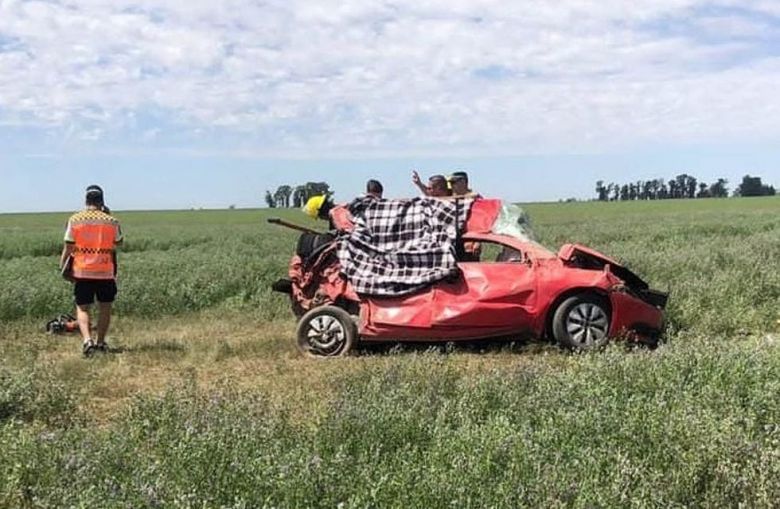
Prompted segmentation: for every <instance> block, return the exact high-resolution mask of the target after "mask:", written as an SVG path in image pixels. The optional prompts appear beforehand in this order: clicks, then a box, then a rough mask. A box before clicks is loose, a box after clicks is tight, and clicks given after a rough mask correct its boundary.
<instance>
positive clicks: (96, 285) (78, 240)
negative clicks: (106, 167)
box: [60, 186, 123, 357]
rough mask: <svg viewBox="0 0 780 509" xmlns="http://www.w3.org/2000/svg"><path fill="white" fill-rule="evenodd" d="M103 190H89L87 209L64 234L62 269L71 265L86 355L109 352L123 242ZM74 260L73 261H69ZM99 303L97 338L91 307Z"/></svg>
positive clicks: (90, 188)
mask: <svg viewBox="0 0 780 509" xmlns="http://www.w3.org/2000/svg"><path fill="white" fill-rule="evenodd" d="M106 210H108V209H107V207H106V206H105V199H104V197H103V190H102V189H101V188H100V187H99V186H89V187H88V188H87V196H86V208H85V209H84V210H82V211H81V212H77V213H75V214H73V215H72V216H71V217H70V219H69V220H68V226H67V230H66V232H65V247H64V248H63V250H62V257H61V258H60V267H65V266H66V264H68V263H72V270H71V274H70V275H71V277H72V279H73V281H74V287H73V293H74V295H75V297H76V314H77V320H78V323H79V330H80V331H81V336H82V338H83V340H84V343H83V346H82V352H83V353H84V356H87V357H88V356H90V355H92V354H93V353H94V352H95V351H96V350H97V351H102V352H107V351H108V346H107V344H106V335H107V334H108V328H109V325H110V324H111V307H112V304H113V302H114V299H115V298H116V293H117V287H116V273H117V264H116V247H117V245H119V244H121V243H122V240H123V238H122V229H121V227H120V226H119V221H117V220H116V218H114V217H113V216H112V215H110V214H109V213H108V212H106ZM71 257H72V260H69V259H70V258H71ZM95 300H97V302H98V308H99V311H100V313H99V316H98V326H97V337H95V338H93V337H92V331H91V324H90V307H91V306H92V304H94V303H95Z"/></svg>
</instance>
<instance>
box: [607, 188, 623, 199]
mask: <svg viewBox="0 0 780 509" xmlns="http://www.w3.org/2000/svg"><path fill="white" fill-rule="evenodd" d="M609 186H610V188H611V189H612V201H618V200H619V199H620V186H619V185H617V184H610V185H609Z"/></svg>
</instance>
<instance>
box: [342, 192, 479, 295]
mask: <svg viewBox="0 0 780 509" xmlns="http://www.w3.org/2000/svg"><path fill="white" fill-rule="evenodd" d="M472 203H473V200H460V201H458V202H454V201H445V200H436V199H431V198H415V199H412V200H365V199H363V200H357V201H355V202H353V203H352V204H350V210H351V211H352V212H353V214H354V224H355V229H354V230H353V231H352V232H350V233H347V234H344V235H343V236H342V237H341V238H340V245H339V252H338V256H339V262H340V263H341V269H342V272H343V273H344V274H345V275H346V277H347V279H348V280H349V282H350V283H351V284H352V286H353V288H354V289H355V291H356V292H357V293H358V294H362V295H369V296H385V297H389V296H402V295H407V294H410V293H414V292H416V291H419V290H421V289H423V288H425V287H426V286H428V285H430V284H432V283H435V282H437V281H441V280H443V279H445V278H447V277H449V276H451V275H453V274H455V273H456V272H457V266H456V241H457V237H458V235H457V234H458V230H459V229H462V228H463V226H464V225H465V222H466V218H467V217H468V213H469V210H470V208H471V204H472Z"/></svg>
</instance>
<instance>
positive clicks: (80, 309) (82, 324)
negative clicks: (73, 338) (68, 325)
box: [76, 304, 92, 341]
mask: <svg viewBox="0 0 780 509" xmlns="http://www.w3.org/2000/svg"><path fill="white" fill-rule="evenodd" d="M76 319H77V320H78V322H79V331H81V338H82V339H83V340H84V341H87V340H88V339H90V338H91V337H92V336H91V331H90V323H89V304H84V305H81V304H79V305H78V306H76Z"/></svg>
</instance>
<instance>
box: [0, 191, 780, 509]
mask: <svg viewBox="0 0 780 509" xmlns="http://www.w3.org/2000/svg"><path fill="white" fill-rule="evenodd" d="M528 208H529V211H530V212H531V215H532V217H533V218H534V220H535V224H536V230H537V233H538V234H539V236H540V238H541V241H542V242H543V243H544V244H546V245H548V246H550V247H557V245H559V244H561V243H564V242H572V241H573V242H581V243H584V244H588V245H590V246H592V247H594V248H597V249H600V250H602V251H604V252H606V253H607V254H610V255H612V256H614V257H617V258H619V259H621V260H623V261H624V262H625V263H626V264H628V265H629V266H630V267H632V268H633V269H635V270H636V271H637V272H638V273H639V274H640V275H642V276H643V277H645V279H647V280H648V281H649V282H650V283H651V284H652V285H653V286H654V287H657V288H660V289H668V290H670V291H671V293H672V297H671V301H670V308H669V310H668V314H669V318H670V330H669V334H668V339H669V341H668V343H667V344H665V345H663V346H662V347H661V348H660V349H658V350H657V351H653V352H649V351H644V350H626V349H625V348H624V347H623V346H613V347H611V348H609V349H607V350H606V351H603V352H596V353H593V354H589V355H573V354H566V353H563V352H559V351H557V350H555V349H553V348H550V349H539V350H538V351H537V350H530V351H529V350H524V349H519V350H518V349H507V350H506V351H498V352H496V351H492V352H489V353H487V354H485V355H480V354H475V353H469V352H462V351H458V350H455V351H454V352H450V353H446V354H442V353H424V354H420V353H415V352H414V351H413V352H411V353H404V352H401V353H398V354H383V355H379V356H370V355H364V356H363V357H359V358H356V359H355V358H353V359H344V360H338V361H335V362H328V363H319V364H318V363H312V362H310V361H306V360H302V359H299V358H297V357H295V355H294V354H293V353H292V347H290V344H291V339H290V337H289V336H290V332H289V330H290V329H291V328H292V321H291V319H290V318H289V310H288V307H287V303H286V302H285V300H284V299H283V298H281V297H279V296H273V295H271V294H270V292H269V291H268V285H269V283H270V282H271V281H272V280H273V279H275V278H276V277H279V276H281V275H283V274H284V273H285V271H286V263H287V259H288V257H289V254H290V252H291V251H292V249H293V246H294V242H295V235H294V234H291V233H287V232H284V231H283V230H281V231H277V230H275V229H271V228H269V227H268V226H266V225H265V224H264V223H263V219H264V217H266V215H264V213H260V212H256V211H253V212H243V211H234V212H227V211H224V212H180V213H132V214H126V215H124V214H123V215H121V216H120V218H122V219H123V221H124V224H125V230H126V233H127V236H128V244H127V246H126V252H125V253H123V254H122V258H121V259H122V262H121V263H122V271H123V272H122V279H121V281H120V285H121V288H122V290H121V291H122V293H121V294H120V300H119V302H118V309H119V314H120V320H119V321H118V322H117V323H116V327H115V328H114V331H115V333H116V334H117V336H115V337H118V338H119V342H118V343H116V344H118V345H119V347H120V349H121V350H122V351H121V352H120V353H117V354H116V355H113V356H107V357H101V358H97V359H93V360H92V361H90V362H85V361H83V360H81V359H80V358H79V357H78V354H77V342H76V341H74V342H73V344H72V345H70V344H68V343H62V341H68V340H67V339H50V340H44V339H43V338H42V337H40V336H39V335H37V334H35V333H34V324H36V323H37V322H38V320H39V319H40V318H43V317H46V316H48V315H49V314H55V313H60V312H62V311H67V310H68V308H69V307H70V297H69V288H68V285H66V284H65V283H63V282H61V281H59V280H58V277H57V275H56V268H55V265H56V256H55V253H56V250H54V249H52V248H51V246H55V247H56V245H57V244H58V240H59V236H60V235H61V232H60V230H61V225H60V223H61V222H62V221H64V219H63V218H62V217H60V216H58V215H51V216H48V215H44V216H41V215H38V216H35V215H33V216H0V232H2V235H0V289H2V291H0V320H2V321H3V322H2V323H0V359H2V365H0V507H14V508H16V507H133V508H136V507H237V508H239V507H426V506H427V507H432V508H438V507H582V508H586V507H587V508H591V507H757V508H761V507H767V508H769V507H776V506H777V500H780V426H779V425H778V423H780V398H778V397H777V394H778V392H780V342H779V341H780V338H779V337H778V335H777V332H776V331H777V330H778V325H779V322H778V319H780V316H779V315H778V310H780V290H779V289H780V279H779V278H780V270H778V269H779V268H780V267H778V260H780V251H778V250H779V249H780V219H779V218H780V215H779V214H778V212H780V200H779V199H764V200H747V199H746V200H726V201H718V200H702V201H695V202H693V201H691V202H669V203H635V204H623V203H621V204H561V205H535V206H529V207H528ZM50 236H53V237H56V240H54V241H50V240H49V237H50ZM47 242H51V246H49V245H48V244H47ZM47 246H48V247H47ZM57 249H58V248H57ZM47 250H48V251H47ZM153 316H158V317H162V318H164V319H158V320H154V319H152V318H150V317H153ZM280 319H281V320H287V322H281V321H279V320H280ZM269 320H276V321H275V322H273V323H269ZM288 322H289V323H288ZM531 352H533V353H531ZM171 377H174V378H175V379H176V380H177V382H176V383H173V384H171V385H170V387H169V389H167V390H162V391H160V390H159V387H160V386H161V385H164V384H165V380H169V379H170V378H171ZM128 397H130V399H131V401H130V402H129V403H125V402H124V401H125V398H128ZM106 403H110V404H112V405H113V406H114V407H115V408H116V409H117V410H116V411H115V412H111V413H108V414H107V415H108V416H109V417H105V415H106V414H102V413H101V412H100V411H99V409H100V408H101V407H102V405H105V404H106ZM96 408H97V409H98V410H96Z"/></svg>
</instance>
